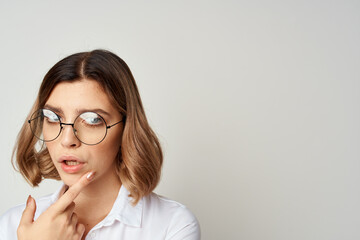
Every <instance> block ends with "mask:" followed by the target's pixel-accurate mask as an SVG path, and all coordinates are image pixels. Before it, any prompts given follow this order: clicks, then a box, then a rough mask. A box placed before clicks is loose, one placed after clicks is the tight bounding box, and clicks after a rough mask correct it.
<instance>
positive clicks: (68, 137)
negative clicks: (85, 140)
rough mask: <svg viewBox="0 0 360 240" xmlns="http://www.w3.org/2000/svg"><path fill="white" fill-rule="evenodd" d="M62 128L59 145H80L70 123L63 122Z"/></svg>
mask: <svg viewBox="0 0 360 240" xmlns="http://www.w3.org/2000/svg"><path fill="white" fill-rule="evenodd" d="M61 127H62V130H61V133H60V135H62V136H60V138H61V145H62V146H64V147H67V148H69V147H71V148H74V147H78V146H80V141H79V139H77V137H76V136H75V133H74V130H73V125H72V124H63V125H62V126H61Z"/></svg>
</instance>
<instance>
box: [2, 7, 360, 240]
mask: <svg viewBox="0 0 360 240" xmlns="http://www.w3.org/2000/svg"><path fill="white" fill-rule="evenodd" d="M0 36H1V37H0V69H1V72H0V73H1V78H0V81H1V85H0V86H1V90H0V91H1V92H0V104H1V105H0V106H1V118H0V154H1V156H0V160H1V161H0V164H1V165H0V190H1V197H0V213H3V212H5V211H6V210H7V209H8V208H10V207H12V206H15V205H17V204H22V203H25V201H26V198H27V196H28V195H29V194H32V195H33V196H35V197H40V196H43V195H46V194H49V193H52V192H53V191H55V189H57V187H58V186H59V185H60V183H58V182H56V181H52V180H45V181H44V182H43V183H41V185H40V187H39V188H35V189H32V188H31V187H30V186H29V185H27V183H26V182H25V180H24V179H23V178H22V177H21V175H20V174H19V173H17V172H15V171H14V170H13V168H12V166H11V162H10V160H11V152H12V148H13V145H14V142H15V139H16V136H17V133H18V131H19V129H20V127H21V125H22V123H23V122H24V120H25V117H26V116H27V114H28V112H29V111H30V107H31V106H32V104H33V102H34V100H35V97H36V94H37V91H38V88H39V86H40V83H41V81H42V78H43V76H44V75H45V73H46V72H47V71H48V70H49V68H50V67H51V66H53V65H54V64H55V63H56V62H57V61H59V60H60V59H62V58H63V57H65V56H67V55H69V54H72V53H75V52H79V51H88V50H92V49H95V48H104V49H108V50H111V51H113V52H115V53H116V54H117V55H119V56H120V57H121V58H123V59H124V60H125V61H126V62H127V63H128V65H129V66H130V68H131V70H132V71H133V74H134V76H135V79H136V81H137V84H138V87H139V90H140V94H141V96H142V100H143V103H144V106H145V109H146V113H147V116H148V119H149V122H150V124H151V126H152V127H153V129H154V131H155V132H156V133H157V134H158V136H159V138H160V141H161V143H162V146H163V149H164V153H165V163H164V166H163V174H162V180H161V183H160V185H159V186H158V187H157V189H156V190H155V191H156V192H157V193H159V194H161V195H165V196H167V197H169V198H172V199H175V200H177V201H179V202H181V203H183V204H185V205H186V206H188V207H189V208H190V209H191V210H192V211H193V212H194V214H195V215H196V216H197V218H198V219H199V221H200V224H201V228H202V239H203V240H218V239H226V240H238V239H245V240H253V239H254V240H255V239H256V240H260V239H267V240H280V239H281V240H288V239H294V240H295V239H296V240H297V239H298V240H303V239H311V240H312V239H313V240H332V239H334V240H335V239H336V240H338V239H342V240H344V239H349V240H350V239H360V228H359V225H360V187H359V181H360V174H359V171H360V161H359V160H360V127H359V123H360V108H359V102H360V72H359V69H360V44H359V43H360V2H359V1H357V0H353V1H351V0H338V1H333V0H328V1H325V0H311V1H310V0H309V1H300V0H295V1H286V0H272V1H267V0H254V1H241V0H238V1H226V0H225V1H224V0H221V1H220V0H218V1H194V0H192V1H191V0H186V1H178V0H174V1H120V0H119V1H85V0H78V1H35V0H34V1H5V0H1V1H0Z"/></svg>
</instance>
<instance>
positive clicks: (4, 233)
mask: <svg viewBox="0 0 360 240" xmlns="http://www.w3.org/2000/svg"><path fill="white" fill-rule="evenodd" d="M24 209H25V204H21V205H17V206H15V207H12V208H10V209H9V210H7V211H6V212H5V213H4V214H3V215H1V216H0V239H1V240H2V239H16V230H17V228H18V226H19V223H20V219H21V216H22V212H23V211H24Z"/></svg>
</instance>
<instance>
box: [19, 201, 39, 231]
mask: <svg viewBox="0 0 360 240" xmlns="http://www.w3.org/2000/svg"><path fill="white" fill-rule="evenodd" d="M35 211H36V202H35V200H34V199H33V198H32V197H31V196H30V195H29V197H28V199H27V201H26V207H25V209H24V211H23V214H22V216H21V219H20V225H22V224H30V223H32V222H33V221H34V215H35Z"/></svg>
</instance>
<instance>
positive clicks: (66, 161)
mask: <svg viewBox="0 0 360 240" xmlns="http://www.w3.org/2000/svg"><path fill="white" fill-rule="evenodd" d="M64 163H65V164H66V165H68V166H75V165H79V164H80V162H78V161H73V160H65V161H64Z"/></svg>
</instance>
